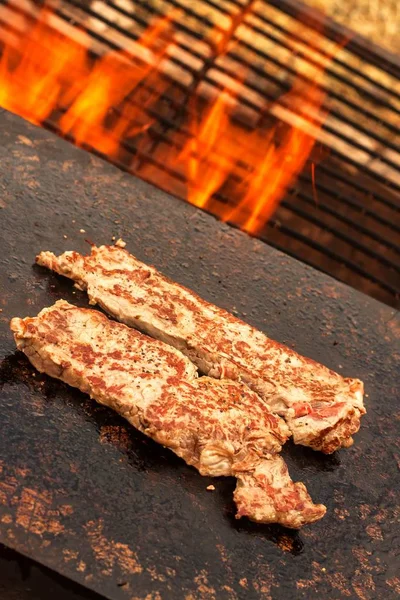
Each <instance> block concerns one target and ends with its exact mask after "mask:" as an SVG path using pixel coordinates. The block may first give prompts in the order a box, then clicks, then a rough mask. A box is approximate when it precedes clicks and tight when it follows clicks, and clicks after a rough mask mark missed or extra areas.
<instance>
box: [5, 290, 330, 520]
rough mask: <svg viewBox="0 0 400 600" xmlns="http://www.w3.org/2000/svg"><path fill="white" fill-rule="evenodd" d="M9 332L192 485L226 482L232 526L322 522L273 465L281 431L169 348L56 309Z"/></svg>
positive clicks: (81, 312) (248, 399)
mask: <svg viewBox="0 0 400 600" xmlns="http://www.w3.org/2000/svg"><path fill="white" fill-rule="evenodd" d="M11 329H12V331H13V332H14V337H15V340H16V344H17V347H18V348H19V349H20V350H22V351H23V352H24V353H25V354H26V355H27V357H28V358H29V360H30V361H31V363H32V364H33V365H34V366H35V367H36V368H37V369H38V370H39V371H42V372H45V373H47V374H48V375H51V376H52V377H56V378H58V379H61V380H62V381H65V382H66V383H68V384H70V385H72V386H75V387H77V388H79V389H80V390H81V391H82V392H85V393H88V394H90V396H91V397H92V398H94V399H95V400H97V401H98V402H100V403H101V404H105V405H106V406H109V407H110V408H113V409H114V410H116V411H117V412H118V413H120V414H121V415H122V416H123V417H125V418H126V419H127V420H128V421H129V422H130V423H132V425H134V426H135V427H137V429H139V430H140V431H142V432H143V433H145V434H146V435H148V436H149V437H151V438H153V439H154V440H156V441H157V442H159V443H160V444H163V445H164V446H166V447H168V448H170V449H171V450H173V451H174V452H175V453H176V454H177V455H178V456H180V457H181V458H183V459H184V460H185V461H186V462H187V463H188V464H189V465H193V466H194V467H196V468H197V469H198V470H199V471H200V473H201V474H202V475H210V476H218V475H233V476H234V477H236V478H237V480H238V486H237V490H236V492H235V499H236V504H237V507H238V513H237V516H238V518H239V517H241V516H244V515H246V516H248V517H249V518H250V519H252V520H255V521H258V522H261V523H275V522H277V523H281V524H283V525H285V526H287V527H293V528H298V527H301V526H302V525H304V524H306V523H311V522H313V521H315V520H317V519H320V518H321V517H322V516H323V515H324V513H325V507H324V506H323V505H321V504H318V505H315V504H313V502H312V500H311V498H310V496H309V495H308V493H307V490H306V488H305V486H304V485H303V484H302V483H293V481H292V480H291V479H290V477H289V474H288V471H287V467H286V465H285V463H284V461H283V459H282V458H281V457H280V456H278V455H277V453H278V452H279V451H280V449H281V445H282V444H283V443H284V442H285V441H286V439H287V437H288V435H289V430H288V428H287V426H286V424H285V422H284V421H282V420H281V419H279V418H277V417H276V416H274V415H273V414H271V413H270V412H268V411H267V410H266V409H265V406H264V403H263V401H262V400H261V399H260V398H259V397H258V396H257V394H255V393H254V392H252V391H251V390H250V389H249V388H248V387H247V386H245V385H243V384H241V383H238V382H234V381H229V380H226V381H218V380H216V379H211V378H209V377H200V378H198V376H197V370H196V368H195V366H194V365H193V363H191V361H190V360H189V359H188V358H186V357H185V356H184V355H183V354H181V352H179V351H178V350H176V349H175V348H172V347H171V346H169V345H167V344H164V343H163V342H160V341H158V340H153V339H151V338H149V337H147V336H145V335H143V334H141V333H139V332H138V331H135V330H134V329H131V328H129V327H126V326H125V325H122V324H121V323H117V322H115V321H110V320H109V319H108V318H107V317H106V316H105V315H103V314H102V313H99V312H97V311H95V310H88V309H82V308H76V307H75V306H72V305H71V304H68V302H65V301H64V300H60V301H58V302H56V304H55V305H54V306H52V307H50V308H45V309H44V310H42V312H41V313H39V315H38V316H37V317H35V318H29V317H28V318H26V319H18V318H15V319H13V320H12V321H11Z"/></svg>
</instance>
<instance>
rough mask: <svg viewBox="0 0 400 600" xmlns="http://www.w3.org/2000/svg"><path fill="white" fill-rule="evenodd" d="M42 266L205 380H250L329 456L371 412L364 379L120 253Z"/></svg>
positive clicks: (42, 260)
mask: <svg viewBox="0 0 400 600" xmlns="http://www.w3.org/2000/svg"><path fill="white" fill-rule="evenodd" d="M37 262H38V263H39V264H40V265H43V266H46V267H48V268H49V269H53V270H54V271H56V272H57V273H60V274H62V275H65V276H66V277H70V278H71V279H73V280H75V281H76V282H77V286H78V287H80V288H81V289H86V290H87V292H88V295H89V298H90V303H91V304H96V303H97V304H99V305H100V306H102V307H103V308H104V309H105V310H106V311H107V312H108V313H109V314H111V315H112V316H113V317H115V318H117V319H118V320H120V321H122V322H123V323H126V324H127V325H130V326H133V327H136V328H138V329H140V330H141V331H144V332H145V333H147V334H149V335H151V336H153V337H155V338H158V339H161V340H163V341H165V342H167V343H168V344H171V345H172V346H174V347H176V348H178V349H179V350H181V351H182V352H183V353H184V354H186V356H188V357H189V358H190V359H191V360H192V361H193V362H194V363H195V365H197V366H198V368H199V369H200V370H201V371H202V372H203V373H205V374H206V375H209V376H211V377H215V378H227V379H232V380H240V381H242V382H244V383H246V384H247V385H248V386H249V387H250V388H251V389H252V390H254V391H255V392H257V393H258V394H259V395H260V396H261V397H262V398H263V399H264V400H265V402H266V403H267V405H268V407H269V408H270V409H271V411H272V412H273V413H274V414H278V415H281V416H282V417H284V419H285V420H286V422H287V424H288V426H289V428H290V431H291V432H292V434H293V439H294V442H295V443H296V444H303V445H305V446H310V447H311V448H314V449H315V450H322V452H325V453H331V452H334V451H335V450H337V449H338V448H340V447H348V446H351V444H352V443H353V439H352V437H351V436H352V434H353V433H355V432H356V431H358V429H359V427H360V416H361V415H362V414H364V413H365V408H364V405H363V384H362V382H361V381H359V380H358V379H348V378H344V377H342V376H341V375H339V374H338V373H335V372H333V371H331V370H329V369H328V368H326V367H324V366H322V365H320V364H318V363H317V362H315V361H313V360H311V359H309V358H304V357H303V356H300V355H299V354H297V353H296V352H295V351H294V350H291V349H290V348H287V347H286V346H284V345H282V344H280V343H278V342H275V341H273V340H271V339H269V338H268V337H267V336H266V335H264V334H263V333H261V332H260V331H257V330H256V329H254V328H253V327H251V326H250V325H248V324H246V323H244V322H243V321H241V320H240V319H237V318H236V317H234V316H233V315H231V314H230V313H228V312H227V311H225V310H222V309H221V308H218V307H217V306H214V305H213V304H209V303H208V302H205V301H204V300H202V299H201V298H199V296H197V295H196V294H195V293H193V292H192V291H190V290H188V289H186V288H184V287H183V286H181V285H179V284H177V283H175V282H173V281H171V280H169V279H167V278H166V277H164V276H163V275H162V274H161V273H159V272H158V271H157V270H156V269H155V268H153V267H150V266H148V265H146V264H144V263H142V262H140V261H139V260H137V259H136V258H135V257H134V256H132V255H131V254H129V253H128V252H127V251H126V250H124V249H122V248H119V247H113V246H100V247H95V246H93V247H92V251H91V254H90V256H82V255H81V254H78V253H77V252H65V253H64V254H62V255H61V256H59V257H56V256H55V255H54V254H52V253H51V252H41V253H40V254H39V256H38V257H37Z"/></svg>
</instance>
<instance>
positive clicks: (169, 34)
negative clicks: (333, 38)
mask: <svg viewBox="0 0 400 600" xmlns="http://www.w3.org/2000/svg"><path fill="white" fill-rule="evenodd" d="M174 16H175V15H174ZM55 19H56V16H55V15H53V14H52V13H51V12H50V11H49V10H47V9H43V10H42V11H41V12H40V13H39V16H38V18H37V20H36V22H35V24H34V25H33V26H27V30H26V31H25V32H24V34H23V35H20V36H18V37H15V36H14V38H13V43H12V42H9V43H3V49H2V54H1V57H0V105H1V106H2V107H4V108H6V109H8V110H10V111H12V112H14V113H17V114H19V115H20V116H22V117H24V118H25V119H27V120H29V121H31V122H32V123H35V124H45V123H46V122H47V121H48V120H51V122H52V123H55V124H56V128H57V129H58V130H59V131H60V132H61V133H62V134H64V135H68V137H70V138H72V139H73V140H74V142H75V143H76V144H78V145H82V146H86V147H88V148H92V149H95V150H97V151H98V152H101V153H102V154H103V155H105V156H109V157H111V158H114V159H115V158H117V157H118V156H119V154H120V153H121V151H122V148H123V147H124V145H125V144H127V143H128V144H129V143H131V142H132V140H133V143H132V145H133V147H136V148H138V146H139V144H138V136H147V135H150V134H151V128H152V127H153V126H155V125H156V118H155V117H154V116H152V114H153V112H152V110H151V109H152V108H154V107H155V108H157V106H158V104H157V103H158V102H159V100H160V98H161V96H162V95H163V94H164V93H165V92H166V91H167V90H168V89H169V86H171V84H170V83H169V82H168V78H167V77H165V71H166V70H168V59H169V52H170V51H172V53H173V51H174V49H175V50H176V44H175V43H174V31H173V25H172V15H170V17H169V18H163V19H159V20H157V21H156V22H155V23H153V24H152V25H151V26H149V28H148V29H147V30H146V31H145V32H144V34H143V35H142V37H141V38H140V39H139V40H138V41H137V42H136V43H135V48H134V50H135V51H133V49H132V48H131V49H130V51H129V52H128V50H125V51H119V52H110V53H108V54H105V55H104V56H103V57H101V58H99V59H97V60H94V59H93V57H92V55H91V52H90V49H91V46H90V39H89V36H88V34H86V33H85V32H84V31H82V30H78V29H77V28H75V29H76V32H77V33H78V34H79V35H76V36H74V39H72V38H71V37H70V36H69V35H67V34H66V33H61V32H60V31H57V29H56V28H55V26H54V24H55V21H54V20H55ZM322 73H323V69H321V70H320V72H319V77H316V78H315V81H314V82H313V83H304V82H302V83H301V84H300V81H298V82H295V84H294V86H293V89H292V90H291V91H290V92H289V93H288V94H286V95H285V96H284V97H283V98H281V99H280V100H279V101H278V102H277V103H276V104H275V105H272V106H270V107H266V106H262V107H261V112H262V113H263V114H265V113H266V112H267V113H268V114H269V115H275V116H278V117H279V118H283V117H284V119H283V120H284V121H285V122H286V128H285V129H284V130H283V131H282V128H281V127H279V128H278V127H277V126H269V127H266V126H265V125H263V124H260V125H259V126H257V127H255V128H254V127H253V129H248V128H246V127H244V126H243V125H239V124H238V122H237V121H235V119H234V112H235V108H236V107H237V105H238V103H239V102H238V96H239V94H240V93H241V90H242V89H244V86H243V85H242V81H243V79H244V78H245V77H244V76H243V77H242V78H241V79H239V78H238V79H237V80H236V81H233V80H232V81H231V82H230V83H229V84H228V83H227V84H226V86H224V87H223V89H222V91H221V92H220V93H218V95H217V96H216V97H214V99H213V100H212V101H210V100H208V102H206V101H205V100H204V98H202V97H201V94H200V93H199V91H198V90H197V93H195V92H194V93H193V94H192V97H191V98H190V99H189V102H188V103H187V108H188V111H187V116H186V121H185V122H184V123H183V129H184V130H185V132H186V135H185V136H182V133H181V132H175V133H170V134H169V135H170V139H171V141H172V147H171V146H169V147H168V148H169V149H165V147H164V148H163V149H162V150H159V149H157V148H155V150H154V158H155V159H157V160H158V161H159V162H161V163H162V164H164V165H165V166H167V167H171V168H176V167H178V168H179V169H180V170H181V172H182V173H183V175H184V177H185V180H186V182H187V184H186V197H187V198H186V199H187V200H188V201H189V202H191V203H192V204H195V205H196V206H199V207H201V208H205V209H207V210H208V211H210V212H212V213H214V214H215V215H217V216H218V217H219V218H220V219H222V220H225V221H230V222H232V223H235V224H236V225H238V226H240V227H241V228H242V229H245V230H246V231H248V232H250V233H257V231H258V230H259V229H260V228H261V227H263V225H264V224H265V223H266V222H267V220H268V219H269V218H270V217H271V215H272V214H273V213H274V212H275V210H276V208H277V206H278V204H279V202H280V200H281V199H282V197H283V196H284V194H285V192H286V191H287V189H288V188H289V187H290V186H291V185H292V184H293V182H294V181H295V179H296V176H297V175H298V173H299V172H300V171H301V170H302V169H303V167H304V165H305V163H306V161H307V159H308V158H309V156H310V153H311V151H312V148H313V145H314V143H315V140H316V138H317V136H318V134H319V131H320V128H321V127H322V124H323V121H324V117H325V115H324V113H323V111H322V110H321V106H323V101H324V95H323V93H322V91H321V87H320V81H319V79H321V77H322ZM155 112H157V111H155ZM282 115H283V117H282ZM314 177H315V173H314V170H313V186H314V187H315V181H314ZM153 183H155V184H157V185H160V186H161V187H162V185H163V182H162V181H160V180H153ZM177 193H178V192H177ZM221 197H223V198H226V197H228V198H229V202H228V203H227V202H226V201H224V200H221Z"/></svg>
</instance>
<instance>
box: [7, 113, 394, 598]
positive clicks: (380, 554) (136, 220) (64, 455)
mask: <svg viewBox="0 0 400 600" xmlns="http://www.w3.org/2000/svg"><path fill="white" fill-rule="evenodd" d="M0 198H1V204H0V206H2V208H0V223H1V237H0V251H1V252H0V263H1V271H0V308H1V311H2V312H0V360H1V363H0V411H1V426H0V427H1V435H0V542H2V543H3V544H5V545H7V546H8V547H10V548H13V549H16V550H18V551H19V552H20V553H22V554H24V555H26V556H29V557H33V558H34V559H35V560H36V561H38V562H40V563H41V564H43V565H46V566H47V567H50V568H51V569H53V570H54V571H57V572H59V573H61V574H63V575H64V576H65V577H67V578H69V579H72V580H75V581H77V582H79V583H81V584H82V585H84V586H86V587H87V588H90V589H91V590H94V591H96V592H98V593H100V594H102V595H103V596H105V597H107V598H112V599H130V600H131V599H134V598H151V599H153V600H154V599H157V598H163V599H164V598H167V599H168V598H173V599H176V598H186V599H192V598H193V599H197V598H199V599H203V598H207V599H208V598H211V599H212V598H216V599H220V598H221V599H225V598H226V599H236V598H246V599H247V598H250V599H252V598H263V599H264V598H266V599H268V598H274V599H275V598H278V599H279V598H282V599H283V598H287V597H293V598H304V599H307V600H309V599H311V600H312V599H317V598H318V599H320V598H330V599H337V600H339V599H340V600H342V599H343V598H356V599H357V598H359V599H361V600H373V599H374V600H375V598H378V597H385V598H386V599H390V598H395V597H397V595H398V593H399V578H398V557H397V551H398V550H397V549H398V546H399V539H398V534H396V526H397V523H398V516H399V515H398V506H399V499H398V497H397V498H396V488H395V485H394V482H395V481H396V479H398V473H399V462H400V449H399V439H398V438H399V436H398V418H399V413H398V411H399V403H398V399H399V394H398V383H399V376H398V372H399V350H400V324H399V315H398V314H397V313H396V312H395V311H394V310H392V309H390V308H388V307H386V306H384V305H382V304H380V303H379V302H376V301H374V300H371V299H370V298H368V297H366V296H363V295H362V294H359V293H357V292H355V291H354V290H352V289H351V288H349V287H347V286H345V285H342V284H339V283H337V282H335V281H334V280H333V279H331V278H329V277H327V276H324V275H322V274H321V273H319V272H317V271H315V270H313V269H311V268H308V267H306V266H304V265H302V264H301V263H299V262H297V261H295V260H293V259H291V258H289V257H287V256H285V255H284V254H281V253H279V252H277V251H275V250H273V249H271V248H270V247H268V246H267V245H265V244H263V243H262V242H260V241H257V240H255V239H252V238H250V237H248V236H247V235H246V234H244V233H241V232H238V231H236V230H234V229H232V228H230V227H229V226H227V225H225V224H221V223H219V222H217V221H216V220H215V219H214V218H213V217H210V216H208V215H206V214H205V213H203V212H201V211H199V210H198V209H195V208H194V207H191V206H190V205H188V204H185V203H184V202H181V201H179V200H176V199H175V198H171V197H169V196H167V195H166V194H165V193H163V192H160V191H159V190H157V189H155V188H154V187H152V186H149V185H147V184H145V183H143V182H142V181H139V180H137V179H135V178H134V177H132V176H129V175H127V174H124V173H122V172H120V171H118V170H117V169H116V168H114V167H112V166H111V165H109V164H107V163H105V162H103V161H101V160H100V159H98V158H94V157H93V156H91V155H90V154H88V153H86V152H85V151H83V150H79V149H77V148H74V147H73V146H72V145H70V144H68V143H67V142H65V141H63V140H61V139H59V138H57V137H55V136H53V135H52V134H50V133H48V132H46V131H44V130H42V129H39V128H36V127H34V126H31V125H29V124H27V123H26V122H24V121H23V120H21V119H20V118H17V117H15V116H13V115H10V114H8V113H5V112H3V113H1V114H0ZM81 230H84V231H81ZM113 236H115V238H117V237H122V238H123V239H125V241H126V242H127V248H128V249H129V250H130V251H131V252H132V253H134V254H136V255H137V256H138V257H139V258H140V259H141V260H144V261H147V262H150V263H154V264H155V265H156V266H157V267H158V268H159V269H160V270H161V271H162V272H164V273H165V274H166V275H169V276H171V277H173V278H175V279H176V280H177V281H179V282H181V283H183V284H184V285H187V286H189V287H191V288H192V289H194V290H195V291H196V292H198V293H199V294H200V295H202V296H204V297H205V298H206V299H207V300H210V301H212V302H215V303H216V304H218V305H220V306H223V307H224V308H227V309H228V310H230V311H233V312H234V313H235V314H238V315H239V316H241V317H243V318H244V319H246V320H247V321H249V322H250V323H251V324H253V325H255V326H256V327H259V328H260V329H262V330H263V331H265V332H266V333H268V335H270V336H271V337H273V338H275V339H277V340H279V341H281V342H284V343H286V344H288V345H290V346H292V347H294V348H295V349H296V350H298V351H299V352H301V353H303V354H305V355H307V356H310V357H311V358H314V359H316V360H318V361H321V362H323V363H325V364H327V365H328V366H329V367H331V368H333V369H335V370H338V371H339V372H341V373H343V374H344V375H347V376H350V377H359V378H360V379H362V380H364V381H365V384H366V394H367V395H366V406H367V410H368V413H367V415H366V416H365V417H364V418H363V420H362V428H361V431H360V432H359V433H358V434H357V435H356V436H355V445H354V446H353V447H352V448H350V449H348V450H342V451H340V452H338V453H336V454H334V455H333V456H322V455H321V454H318V453H315V452H312V451H311V450H309V449H306V448H299V447H295V446H294V445H293V444H287V446H286V447H285V449H284V456H285V458H286V460H287V461H288V464H289V468H290V471H291V473H292V476H293V478H294V479H295V480H303V481H304V482H305V483H306V484H307V486H308V488H309V490H310V492H311V494H312V496H313V498H314V500H315V501H318V502H323V503H325V504H326V505H327V507H328V512H327V515H326V517H325V518H324V519H323V520H321V521H320V522H318V523H315V524H313V525H311V526H309V527H306V528H305V529H303V530H301V531H300V532H296V531H289V530H284V529H282V528H280V527H278V526H264V527H263V526H260V525H255V524H253V523H250V522H248V521H246V520H240V521H237V520H235V518H234V504H233V501H232V491H233V486H234V481H233V480H232V479H229V478H226V479H224V478H219V479H216V480H211V479H210V478H205V477H201V476H200V475H199V474H198V473H197V472H196V471H195V470H194V469H192V468H190V467H188V466H186V465H185V464H184V463H183V462H182V461H181V460H179V459H178V458H177V457H176V456H174V455H173V454H172V453H171V452H169V451H168V450H166V449H164V448H162V447H161V446H158V445H157V444H155V443H154V442H153V441H151V440H150V439H147V438H145V437H144V436H143V435H141V434H140V433H138V432H137V431H135V430H134V429H133V428H132V427H130V426H128V425H127V424H126V423H125V422H124V421H123V420H122V419H121V418H120V417H119V416H118V415H116V414H114V413H113V412H112V411H110V410H108V409H106V408H104V407H101V406H99V405H96V404H95V403H94V402H92V401H90V399H89V398H88V397H87V396H85V395H84V394H81V393H80V392H78V391H76V390H74V389H72V388H70V387H68V386H67V385H65V384H63V383H61V382H59V381H55V380H51V379H50V378H48V377H46V376H44V375H40V374H38V373H37V372H35V370H34V369H33V368H32V367H31V366H30V365H29V363H28V361H27V360H26V359H25V357H24V356H23V355H21V354H19V353H17V352H15V345H14V342H13V339H12V336H11V333H10V331H9V328H8V323H9V319H10V318H11V317H13V316H21V317H25V316H27V315H35V314H37V312H38V311H39V310H40V309H42V308H43V307H44V306H46V305H49V304H52V303H53V302H54V301H55V300H57V299H59V298H65V299H66V300H68V301H69V302H73V303H75V304H79V305H82V306H87V299H86V296H85V294H83V293H81V292H79V291H78V290H75V289H74V288H73V287H72V285H71V283H70V282H68V281H66V280H64V279H62V278H60V277H58V276H56V275H54V274H51V273H49V272H47V271H45V270H44V269H41V268H39V267H37V266H33V262H34V256H35V254H36V253H37V252H38V251H40V250H47V249H49V250H53V251H55V252H62V251H64V250H67V249H76V250H79V251H81V252H85V251H89V245H88V243H87V241H85V239H88V240H91V241H93V242H95V243H99V244H100V243H107V242H109V243H111V242H112V238H113ZM396 419H397V420H396ZM211 483H213V485H214V486H215V490H214V491H212V492H210V491H208V490H207V486H209V485H210V484H211Z"/></svg>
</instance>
